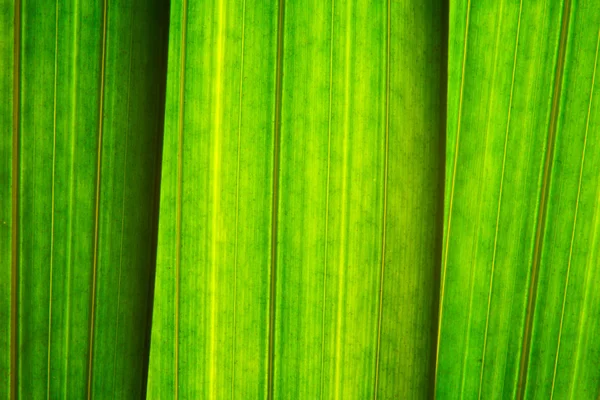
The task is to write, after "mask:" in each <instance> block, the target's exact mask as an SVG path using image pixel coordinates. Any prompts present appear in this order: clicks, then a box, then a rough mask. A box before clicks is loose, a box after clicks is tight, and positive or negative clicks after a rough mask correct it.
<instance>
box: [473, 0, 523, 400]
mask: <svg viewBox="0 0 600 400" xmlns="http://www.w3.org/2000/svg"><path fill="white" fill-rule="evenodd" d="M522 11H523V0H521V2H520V4H519V17H518V20H517V34H516V43H515V51H514V55H513V69H512V78H511V83H510V98H509V101H508V116H507V122H506V132H505V135H504V150H503V154H502V173H501V177H500V193H499V195H498V207H497V209H496V226H495V232H494V250H493V252H492V270H491V272H490V284H489V290H488V302H487V310H486V315H485V332H484V335H483V337H484V339H483V350H482V355H481V368H480V371H479V394H478V395H477V398H478V399H481V390H482V383H483V371H484V369H485V353H486V349H487V338H488V328H489V321H490V306H491V304H492V291H493V287H494V272H495V267H496V254H497V253H496V250H497V247H498V226H499V225H500V209H501V207H502V194H503V189H504V172H505V166H506V149H507V147H508V133H509V130H510V113H511V110H512V101H513V93H514V87H515V72H516V70H517V50H518V48H519V37H520V32H521V12H522Z"/></svg>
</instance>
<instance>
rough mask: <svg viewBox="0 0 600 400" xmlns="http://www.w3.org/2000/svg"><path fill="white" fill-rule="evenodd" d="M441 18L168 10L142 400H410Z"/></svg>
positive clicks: (434, 239) (420, 8)
mask: <svg viewBox="0 0 600 400" xmlns="http://www.w3.org/2000/svg"><path fill="white" fill-rule="evenodd" d="M444 18H445V15H444V8H443V4H442V2H439V1H427V2H413V1H402V2H387V3H386V2H383V3H381V2H379V3H376V2H369V3H361V2H359V1H350V2H345V3H344V2H341V3H339V4H338V3H337V2H333V1H332V2H329V1H327V2H317V1H310V2H301V1H297V0H287V1H283V0H282V1H279V3H278V4H275V3H274V2H270V3H269V2H264V1H257V2H253V1H239V0H237V1H234V0H231V1H230V0H220V1H219V0H214V1H204V2H193V1H185V0H182V1H174V2H173V3H172V5H171V31H170V47H169V71H168V83H167V105H166V109H167V111H166V121H165V147H164V156H163V163H164V165H163V173H162V188H161V206H160V207H161V210H160V223H159V247H158V265H157V280H156V292H155V293H156V296H155V302H154V317H153V318H154V319H153V330H152V348H151V358H150V371H149V382H148V393H149V397H150V398H230V397H232V398H243V399H245V398H298V399H304V398H306V399H312V398H316V399H318V398H344V399H363V398H372V397H377V398H424V397H428V396H429V395H430V394H431V391H432V386H431V381H432V379H433V365H434V363H433V360H434V348H435V347H434V346H435V341H434V335H435V315H436V310H437V309H436V306H437V300H436V292H437V280H436V265H437V262H438V260H439V257H440V252H441V246H440V244H441V232H442V231H441V226H442V225H441V222H442V220H441V213H442V202H441V200H442V189H443V187H442V186H443V185H442V179H443V172H442V170H443V150H442V149H443V132H444V128H443V127H444V117H445V114H444V113H443V112H441V111H440V110H443V108H444V105H443V94H444V88H445V86H444V85H445V74H444V71H445V66H444V62H445V60H444V47H445V27H444Z"/></svg>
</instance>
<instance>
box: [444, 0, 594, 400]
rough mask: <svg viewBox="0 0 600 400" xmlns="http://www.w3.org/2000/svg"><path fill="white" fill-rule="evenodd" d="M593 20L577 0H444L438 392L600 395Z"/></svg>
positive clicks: (490, 396) (588, 3)
mask: <svg viewBox="0 0 600 400" xmlns="http://www.w3.org/2000/svg"><path fill="white" fill-rule="evenodd" d="M599 27H600V10H598V8H597V7H595V6H594V4H593V2H591V1H585V0H581V1H575V0H573V1H568V0H566V1H565V2H552V1H540V2H525V1H523V2H514V1H499V2H495V3H493V4H492V3H487V2H480V1H460V2H455V3H452V4H451V8H450V37H451V40H450V42H449V71H450V73H449V80H448V128H447V129H448V145H447V169H446V204H445V232H444V249H443V251H442V283H441V300H440V304H441V313H440V324H441V326H440V336H439V341H438V360H437V373H436V381H437V382H436V395H437V398H440V399H446V398H448V399H454V398H481V399H495V398H531V399H533V398H535V399H547V398H560V399H563V398H573V399H581V398H590V399H591V398H596V397H597V396H598V392H599V387H600V370H599V369H598V367H597V359H598V358H597V357H598V355H599V352H600V344H598V343H596V342H595V341H594V340H593V339H592V338H593V337H594V336H595V335H597V334H598V329H599V328H598V326H597V323H595V322H596V321H597V319H598V317H599V313H600V298H599V297H598V296H597V295H596V293H595V292H594V290H593V285H594V284H593V282H594V281H595V280H597V279H598V273H599V272H600V271H598V268H597V266H598V262H597V254H596V253H597V251H596V249H597V247H598V238H597V237H596V236H597V235H596V231H597V229H598V228H597V226H598V223H599V222H598V218H596V214H597V213H596V209H597V204H598V195H599V193H600V192H599V191H598V190H599V188H600V182H599V181H598V179H597V169H598V162H600V159H599V157H600V149H598V148H597V146H594V145H593V144H592V143H594V141H595V140H597V139H596V138H595V135H597V134H598V129H597V128H596V127H595V125H597V123H595V119H597V118H598V110H599V107H598V100H597V98H596V97H597V96H596V93H597V87H598V82H597V81H596V80H595V76H596V74H597V72H596V70H597V68H596V66H597V56H598V39H599ZM594 363H596V364H594Z"/></svg>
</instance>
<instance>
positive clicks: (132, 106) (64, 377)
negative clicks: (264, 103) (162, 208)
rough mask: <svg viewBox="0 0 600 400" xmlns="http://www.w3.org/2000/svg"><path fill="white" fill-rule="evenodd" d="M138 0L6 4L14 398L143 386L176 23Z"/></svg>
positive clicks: (124, 391)
mask: <svg viewBox="0 0 600 400" xmlns="http://www.w3.org/2000/svg"><path fill="white" fill-rule="evenodd" d="M136 3H138V2H133V3H130V2H123V1H117V0H114V1H113V0H110V1H109V0H106V1H104V2H94V3H90V2H78V1H64V2H63V1H60V2H58V1H57V2H43V1H37V0H21V1H14V2H13V1H2V6H1V14H2V19H3V23H2V30H3V32H2V35H3V36H2V37H3V42H2V53H3V54H2V60H3V61H2V62H3V66H2V70H3V74H2V85H3V90H2V93H3V96H7V97H8V98H7V99H6V101H2V105H1V106H0V108H1V110H2V111H1V115H2V123H1V126H2V135H1V137H2V139H1V140H2V146H1V147H0V149H1V151H2V155H1V157H0V158H1V159H2V167H1V170H2V180H1V184H0V185H1V186H2V188H1V190H2V193H1V194H2V196H1V197H2V203H0V204H1V209H2V221H3V222H2V235H3V236H2V239H1V240H0V241H1V243H2V246H3V247H2V251H1V254H2V256H1V257H2V259H1V261H0V263H1V267H2V268H1V271H2V274H3V276H2V292H1V296H2V299H1V300H0V305H1V307H2V312H1V313H0V315H1V316H2V320H1V323H2V327H1V328H2V329H1V330H2V332H9V331H10V332H11V334H10V335H4V334H3V335H2V337H3V339H2V340H3V341H2V342H1V345H2V349H0V353H1V354H2V371H3V372H2V373H3V374H2V376H1V377H0V385H1V386H0V388H1V390H2V396H4V395H5V394H8V395H7V397H6V398H9V397H8V396H10V398H23V399H38V398H59V397H66V396H68V397H75V398H92V397H100V398H106V397H117V398H135V397H140V396H142V395H143V393H144V391H145V385H144V382H145V374H146V373H145V370H146V364H147V361H146V359H147V354H148V346H147V342H148V336H147V333H148V323H149V316H150V313H149V311H150V310H149V307H148V306H147V304H148V298H149V296H150V295H151V290H150V289H151V281H152V278H153V263H154V261H153V260H154V257H155V253H154V243H155V240H156V239H155V235H156V229H155V225H156V222H155V218H153V215H154V214H155V208H156V204H157V196H155V193H157V191H158V188H157V183H158V180H157V176H158V171H159V169H158V168H159V164H158V161H159V156H160V152H159V151H160V145H161V139H160V135H159V134H160V132H161V130H162V127H161V125H162V118H161V113H162V106H163V100H162V99H163V96H162V95H161V91H163V90H164V86H163V85H162V84H161V75H164V66H165V54H163V53H164V51H163V49H164V48H165V46H164V45H161V42H162V43H164V38H165V37H166V33H167V32H166V29H165V28H166V26H165V24H164V22H166V21H164V17H163V15H164V11H165V10H163V9H162V8H161V6H160V5H159V4H158V2H156V3H152V2H150V3H144V4H141V3H139V4H136ZM4 39H7V40H6V41H4ZM5 60H7V61H5ZM5 62H6V63H7V65H4V63H5ZM11 63H12V65H11ZM5 66H6V68H5ZM5 89H6V90H5ZM3 100H4V99H3ZM5 160H6V161H5ZM9 211H10V213H9ZM9 285H10V286H9ZM9 304H10V307H9ZM13 333H14V334H16V335H13ZM4 338H10V341H11V343H10V347H9V345H8V343H6V342H5V341H4V340H5V339H4ZM7 341H8V340H7ZM9 357H10V359H11V360H10V362H9ZM4 371H7V373H5V372H4ZM9 375H10V376H9Z"/></svg>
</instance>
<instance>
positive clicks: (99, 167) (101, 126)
mask: <svg viewBox="0 0 600 400" xmlns="http://www.w3.org/2000/svg"><path fill="white" fill-rule="evenodd" d="M107 13H108V0H104V2H103V5H102V57H101V64H100V100H99V103H100V104H99V111H98V144H97V146H98V154H97V156H96V157H97V160H96V196H95V197H96V200H95V202H96V204H95V211H94V255H93V267H92V301H91V303H92V307H91V311H90V336H89V341H90V347H89V349H88V354H89V360H88V377H87V398H88V400H89V399H91V397H92V379H93V360H94V325H95V322H96V315H95V313H96V278H97V272H98V239H99V228H100V227H99V214H100V180H101V177H102V137H103V134H104V84H105V78H106V71H105V70H106V24H107Z"/></svg>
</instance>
